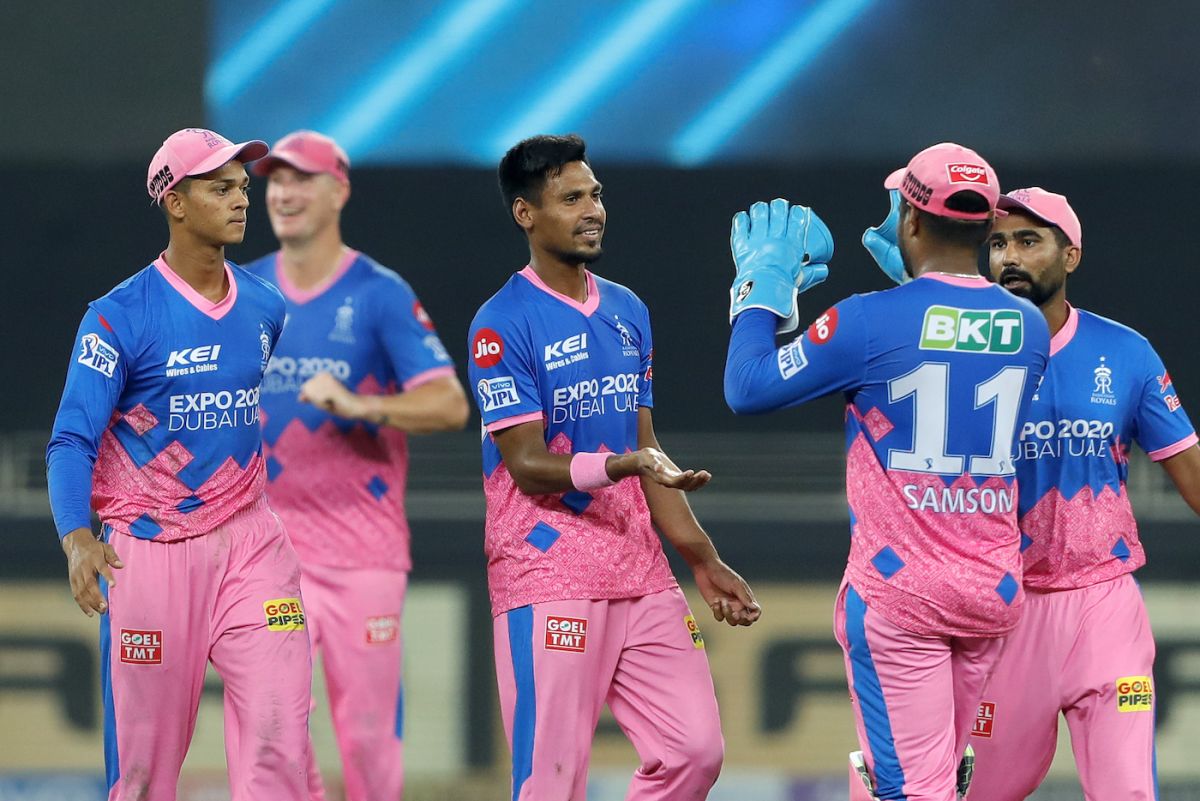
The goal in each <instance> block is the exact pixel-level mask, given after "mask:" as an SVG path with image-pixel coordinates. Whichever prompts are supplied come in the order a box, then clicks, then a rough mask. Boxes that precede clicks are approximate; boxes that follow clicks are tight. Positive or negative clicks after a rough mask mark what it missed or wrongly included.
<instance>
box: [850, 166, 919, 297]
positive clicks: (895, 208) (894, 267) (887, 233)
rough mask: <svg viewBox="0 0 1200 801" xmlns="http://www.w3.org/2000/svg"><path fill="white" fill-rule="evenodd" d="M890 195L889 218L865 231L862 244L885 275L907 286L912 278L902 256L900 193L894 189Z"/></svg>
mask: <svg viewBox="0 0 1200 801" xmlns="http://www.w3.org/2000/svg"><path fill="white" fill-rule="evenodd" d="M888 195H889V196H890V197H891V201H892V207H891V209H889V210H888V216H887V217H885V218H884V220H883V222H881V223H880V224H879V225H877V226H875V227H874V228H868V229H867V230H865V231H863V235H862V243H863V247H865V248H866V249H867V252H868V253H870V254H871V258H873V259H874V260H875V263H876V264H878V265H879V269H880V270H883V274H884V275H886V276H887V277H888V278H890V279H892V280H893V281H895V282H896V283H897V284H907V283H908V282H909V281H911V280H912V277H911V276H909V274H908V272H907V271H906V270H905V269H904V257H903V256H901V255H900V243H899V237H900V191H899V190H897V189H892V190H890V191H889V192H888Z"/></svg>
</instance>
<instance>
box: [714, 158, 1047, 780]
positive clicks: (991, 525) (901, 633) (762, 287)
mask: <svg viewBox="0 0 1200 801" xmlns="http://www.w3.org/2000/svg"><path fill="white" fill-rule="evenodd" d="M884 186H885V187H887V188H889V189H894V190H896V191H897V193H898V202H897V219H896V220H895V226H894V229H893V230H894V231H895V233H896V235H897V236H898V245H899V248H898V250H899V253H900V257H901V265H900V266H901V269H902V270H903V271H904V273H905V274H907V275H908V276H910V277H911V278H912V280H911V281H910V282H909V283H907V284H906V285H905V286H902V287H897V288H895V289H891V290H889V291H887V292H874V293H871V294H867V295H854V296H851V297H849V298H847V299H845V300H843V301H841V302H840V303H838V304H836V305H835V306H833V307H832V308H830V309H828V310H826V311H825V313H824V314H821V315H820V316H819V317H817V319H816V321H815V322H813V324H812V325H811V326H810V327H809V328H808V330H807V331H805V332H804V333H803V334H801V335H800V336H798V337H796V338H795V339H794V340H792V341H791V342H789V343H787V344H786V345H784V346H783V347H779V348H777V347H776V344H775V337H776V333H777V332H780V333H783V332H787V331H788V330H789V329H794V327H795V322H796V321H797V320H798V313H797V294H798V293H799V292H803V291H804V290H806V289H808V288H809V287H811V286H813V285H814V284H816V283H818V282H820V281H821V280H823V279H824V278H825V276H826V274H827V272H828V268H827V267H826V266H825V264H826V263H827V262H828V261H829V259H830V258H831V257H832V255H833V241H832V237H831V235H830V233H829V229H828V228H826V226H825V224H824V223H823V222H821V221H820V219H819V218H818V217H817V216H816V214H814V213H813V211H812V210H811V209H809V208H806V207H804V206H791V207H790V208H789V205H788V202H787V201H786V200H783V199H777V200H774V201H772V202H771V203H770V204H767V203H756V204H754V205H753V206H751V208H750V211H749V214H747V213H745V212H739V213H738V214H737V215H736V216H735V217H734V220H733V229H732V232H731V236H730V244H731V249H732V251H733V259H734V263H735V266H736V269H737V275H736V277H735V280H734V284H733V286H732V288H731V290H730V297H731V301H732V302H731V305H730V316H731V317H732V318H733V331H732V333H731V335H730V340H729V355H728V361H727V362H726V367H725V398H726V400H727V401H728V403H729V405H730V407H731V408H732V409H733V410H734V411H735V412H738V413H740V414H757V413H763V412H768V411H774V410H776V409H782V408H785V407H789V406H796V405H799V404H801V403H804V402H806V401H808V400H811V399H814V398H817V397H821V396H823V395H827V394H830V393H833V392H841V393H844V395H845V398H846V415H845V425H846V446H847V455H846V496H847V501H848V504H849V507H850V532H851V537H850V553H849V558H848V561H847V566H846V572H845V576H844V578H843V580H842V586H841V589H840V591H839V593H838V598H837V601H836V603H835V613H834V614H835V621H834V625H835V635H836V637H837V639H838V642H839V644H840V645H841V646H842V649H843V652H844V654H845V665H846V676H847V680H848V683H849V686H850V694H851V700H852V703H853V710H854V715H855V719H856V724H857V730H858V739H859V743H860V744H861V746H862V751H861V753H859V752H856V754H854V755H852V761H853V763H854V767H853V769H852V773H851V776H850V781H851V785H850V787H851V797H852V798H856V799H857V798H864V797H873V798H880V799H909V801H952V800H953V799H954V798H955V795H956V792H957V791H958V790H959V785H960V782H959V776H958V775H957V774H958V771H957V767H958V765H959V761H960V760H959V758H960V756H961V755H962V754H963V752H964V749H965V746H966V743H967V740H968V735H969V732H970V728H971V723H972V722H973V720H974V718H975V713H976V710H977V707H978V703H979V699H980V695H981V694H982V692H983V687H984V682H985V680H986V678H987V675H988V673H989V672H990V671H991V669H992V666H993V665H994V664H995V661H996V659H997V658H998V657H999V654H1000V650H1001V646H1002V643H1003V638H1004V635H1005V634H1006V633H1007V632H1008V631H1010V630H1011V629H1012V628H1013V627H1014V626H1015V625H1016V622H1017V619H1018V617H1019V613H1020V607H1021V604H1022V600H1023V599H1022V594H1021V571H1020V562H1021V559H1020V553H1019V551H1018V541H1019V536H1020V535H1019V533H1018V531H1017V518H1016V511H1015V509H1016V502H1015V497H1014V496H1015V495H1016V487H1015V486H1014V468H1013V464H1012V459H1011V456H1010V453H1011V450H1012V444H1013V439H1014V436H1015V434H1016V422H1017V420H1018V419H1019V418H1020V416H1021V411H1022V410H1023V409H1026V408H1028V406H1029V402H1030V398H1031V396H1032V395H1033V392H1034V389H1035V387H1036V386H1037V382H1038V380H1039V379H1040V378H1041V374H1042V372H1043V371H1044V369H1045V365H1046V359H1047V351H1048V349H1049V334H1048V332H1047V330H1046V323H1045V321H1044V320H1043V319H1042V316H1041V315H1040V314H1038V312H1037V309H1035V308H1034V307H1033V305H1032V304H1030V303H1029V302H1027V301H1024V300H1021V299H1018V298H1014V297H1013V296H1012V295H1010V294H1009V293H1007V292H1004V291H1003V290H1001V289H1000V288H998V287H996V286H994V285H993V284H991V283H989V282H988V281H986V280H985V279H984V278H983V277H982V276H980V275H979V272H978V268H977V266H976V261H977V258H978V253H979V249H980V247H981V246H982V245H983V243H984V241H986V239H987V236H988V232H989V230H990V227H991V223H992V219H993V211H994V209H995V204H996V202H997V200H998V198H999V196H1000V188H999V181H998V179H997V177H996V173H995V172H994V171H993V170H992V168H991V167H990V166H989V165H988V164H987V162H985V161H984V160H983V159H982V158H981V157H980V156H979V154H977V153H975V152H974V151H972V150H969V149H968V148H965V147H962V146H961V145H956V144H953V143H949V142H944V143H941V144H938V145H934V146H932V147H929V148H926V149H925V150H923V151H921V152H920V153H918V154H917V155H915V156H914V157H913V158H912V159H911V160H910V161H909V163H908V166H907V167H904V168H901V169H899V170H897V171H895V172H894V173H892V174H891V175H890V176H888V178H887V179H886V181H885V182H884ZM781 319H782V322H781ZM860 777H861V779H860ZM964 778H965V777H964Z"/></svg>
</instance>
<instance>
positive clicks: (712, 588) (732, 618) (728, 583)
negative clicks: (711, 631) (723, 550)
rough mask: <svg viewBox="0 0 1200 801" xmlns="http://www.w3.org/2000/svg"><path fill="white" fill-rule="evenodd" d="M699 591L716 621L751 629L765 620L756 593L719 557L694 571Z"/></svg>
mask: <svg viewBox="0 0 1200 801" xmlns="http://www.w3.org/2000/svg"><path fill="white" fill-rule="evenodd" d="M692 572H693V575H694V576H695V579H696V588H697V589H698V590H699V591H700V596H701V597H702V598H704V601H705V603H707V604H708V608H709V609H710V610H712V614H713V618H715V619H716V620H718V621H722V620H723V621H725V622H726V623H728V624H729V625H730V626H749V625H751V624H753V623H754V621H756V620H758V619H759V618H760V617H762V607H761V606H759V604H758V600H757V599H756V598H755V597H754V591H753V590H751V589H750V585H749V584H747V583H746V580H745V579H744V578H742V577H741V576H739V575H738V574H737V572H736V571H734V569H733V568H731V567H730V566H729V565H727V564H725V563H724V562H722V561H721V560H720V559H718V558H717V557H715V556H714V557H713V558H712V559H710V560H708V561H705V562H700V563H697V564H696V565H694V566H693V567H692Z"/></svg>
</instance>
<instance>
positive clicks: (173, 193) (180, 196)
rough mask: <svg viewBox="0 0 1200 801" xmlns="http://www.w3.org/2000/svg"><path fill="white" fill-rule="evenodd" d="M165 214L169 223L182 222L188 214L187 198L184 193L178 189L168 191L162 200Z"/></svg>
mask: <svg viewBox="0 0 1200 801" xmlns="http://www.w3.org/2000/svg"><path fill="white" fill-rule="evenodd" d="M161 205H162V210H163V214H165V215H166V217H167V220H168V221H173V222H182V221H183V218H184V217H185V216H186V212H187V198H186V197H185V195H184V193H183V192H182V191H180V190H179V189H178V187H177V188H174V189H168V190H167V193H166V194H165V195H163V199H162V204H161Z"/></svg>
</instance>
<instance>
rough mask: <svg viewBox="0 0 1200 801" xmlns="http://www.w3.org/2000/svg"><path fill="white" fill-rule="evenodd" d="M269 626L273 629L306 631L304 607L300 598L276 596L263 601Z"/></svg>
mask: <svg viewBox="0 0 1200 801" xmlns="http://www.w3.org/2000/svg"><path fill="white" fill-rule="evenodd" d="M263 612H265V613H266V615H267V628H268V629H269V630H271V631H304V609H303V608H301V606H300V599H299V598H276V599H274V600H272V601H264V602H263Z"/></svg>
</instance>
